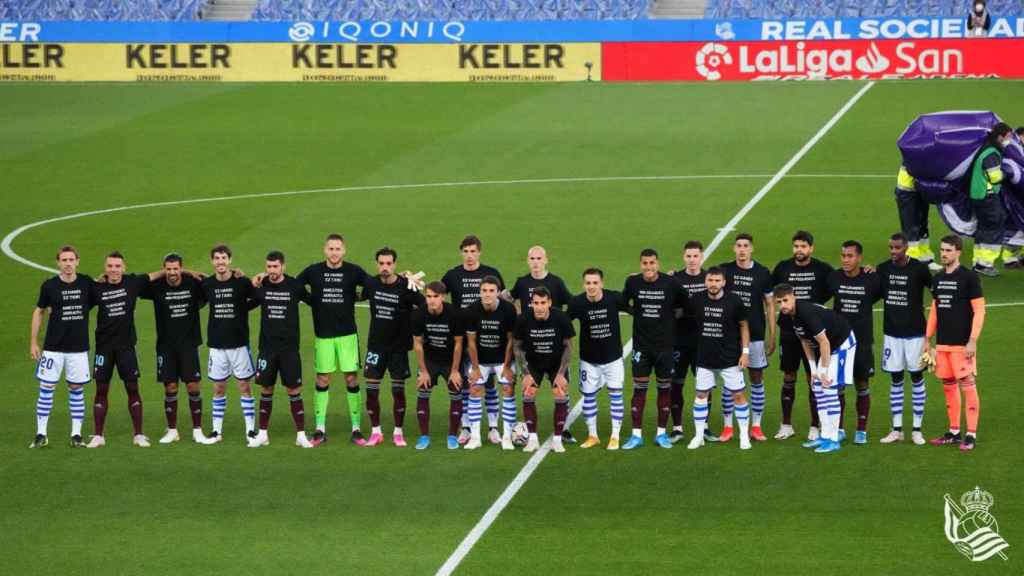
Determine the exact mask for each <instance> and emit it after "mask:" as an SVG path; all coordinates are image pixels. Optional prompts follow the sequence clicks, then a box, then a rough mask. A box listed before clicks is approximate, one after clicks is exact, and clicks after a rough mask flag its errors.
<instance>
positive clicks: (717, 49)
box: [697, 42, 732, 80]
mask: <svg viewBox="0 0 1024 576" xmlns="http://www.w3.org/2000/svg"><path fill="white" fill-rule="evenodd" d="M723 64H726V65H732V56H731V55H730V54H729V49H728V48H726V47H725V45H724V44H716V43H715V42H708V43H707V44H705V45H704V46H703V47H701V49H700V50H699V51H698V52H697V74H700V75H701V76H703V77H705V78H707V79H708V80H718V79H719V78H721V77H722V73H721V72H719V71H718V70H717V69H718V67H720V66H722V65H723Z"/></svg>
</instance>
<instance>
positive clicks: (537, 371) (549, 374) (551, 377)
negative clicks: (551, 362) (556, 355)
mask: <svg viewBox="0 0 1024 576" xmlns="http://www.w3.org/2000/svg"><path fill="white" fill-rule="evenodd" d="M529 371H530V377H532V378H533V381H534V382H535V383H536V384H537V386H540V385H541V383H542V382H544V378H547V379H548V382H549V383H550V384H551V385H552V386H554V385H555V378H556V377H557V376H558V366H554V367H545V366H532V365H531V366H530V370H529ZM562 376H565V380H566V382H568V381H569V374H568V371H566V372H565V373H562Z"/></svg>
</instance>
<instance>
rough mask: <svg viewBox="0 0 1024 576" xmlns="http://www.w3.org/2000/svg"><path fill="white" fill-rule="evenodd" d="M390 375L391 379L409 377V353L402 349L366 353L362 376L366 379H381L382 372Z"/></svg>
mask: <svg viewBox="0 0 1024 576" xmlns="http://www.w3.org/2000/svg"><path fill="white" fill-rule="evenodd" d="M385 372H387V373H388V374H390V375H391V379H392V380H405V379H406V378H408V377H409V353H408V352H406V351H403V350H397V351H394V352H374V351H373V350H369V351H368V352H367V353H366V366H365V367H364V368H363V377H364V378H366V379H368V380H383V379H384V373H385Z"/></svg>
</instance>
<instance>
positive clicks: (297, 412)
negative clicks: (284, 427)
mask: <svg viewBox="0 0 1024 576" xmlns="http://www.w3.org/2000/svg"><path fill="white" fill-rule="evenodd" d="M288 405H289V406H291V409H292V420H293V421H294V422H295V431H296V432H302V431H303V430H305V429H306V411H305V409H304V408H303V406H302V394H293V395H289V396H288Z"/></svg>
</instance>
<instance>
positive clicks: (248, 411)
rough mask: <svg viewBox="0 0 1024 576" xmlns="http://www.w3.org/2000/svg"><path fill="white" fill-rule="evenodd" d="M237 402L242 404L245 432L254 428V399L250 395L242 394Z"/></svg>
mask: <svg viewBox="0 0 1024 576" xmlns="http://www.w3.org/2000/svg"><path fill="white" fill-rule="evenodd" d="M238 403H239V404H241V406H242V417H243V418H245V433H246V434H248V433H249V432H252V431H253V430H254V429H255V428H256V400H255V399H253V397H252V396H251V395H250V396H242V397H241V398H239V400H238Z"/></svg>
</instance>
